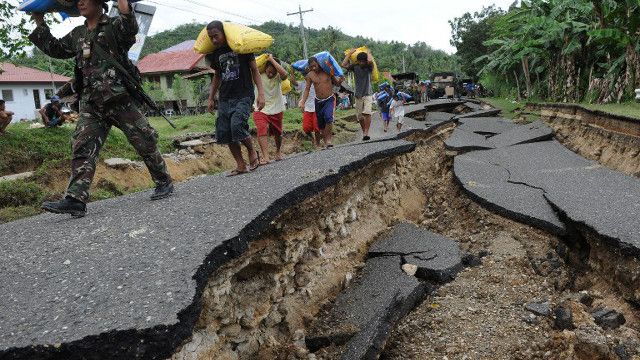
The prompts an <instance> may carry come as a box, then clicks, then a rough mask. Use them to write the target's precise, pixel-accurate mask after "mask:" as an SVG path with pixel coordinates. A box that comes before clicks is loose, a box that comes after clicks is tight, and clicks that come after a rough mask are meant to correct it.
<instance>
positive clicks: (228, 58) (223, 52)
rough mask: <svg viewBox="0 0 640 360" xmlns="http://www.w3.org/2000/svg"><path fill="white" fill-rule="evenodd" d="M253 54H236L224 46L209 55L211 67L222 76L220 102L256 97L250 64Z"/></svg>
mask: <svg viewBox="0 0 640 360" xmlns="http://www.w3.org/2000/svg"><path fill="white" fill-rule="evenodd" d="M254 59H255V57H254V56H253V54H236V53H235V52H233V50H231V48H230V47H228V46H224V47H221V48H219V49H216V50H215V51H214V52H213V53H211V54H209V55H207V60H208V61H209V63H210V64H211V67H212V68H213V69H214V70H215V71H216V72H218V73H219V74H220V79H221V83H220V90H219V94H220V100H224V99H242V98H245V97H251V98H253V97H254V91H253V79H252V78H251V68H250V67H249V63H250V62H251V61H252V60H254Z"/></svg>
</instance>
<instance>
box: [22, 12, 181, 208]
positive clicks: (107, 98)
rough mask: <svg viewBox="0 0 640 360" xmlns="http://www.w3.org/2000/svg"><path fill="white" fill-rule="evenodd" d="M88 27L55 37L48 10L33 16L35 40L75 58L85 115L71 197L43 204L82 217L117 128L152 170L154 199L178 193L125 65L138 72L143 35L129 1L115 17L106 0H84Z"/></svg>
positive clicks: (48, 50) (76, 142)
mask: <svg viewBox="0 0 640 360" xmlns="http://www.w3.org/2000/svg"><path fill="white" fill-rule="evenodd" d="M77 6H78V10H79V11H80V15H82V16H84V17H85V19H86V20H85V23H84V25H80V26H78V27H76V28H75V29H73V30H72V31H71V32H70V33H69V34H67V35H65V36H64V37H62V38H61V39H57V38H55V37H54V36H53V35H51V31H50V30H49V27H48V26H47V24H46V23H45V21H44V15H43V14H36V13H34V14H33V15H32V19H33V20H34V21H35V22H36V24H37V27H36V29H35V30H34V31H33V32H32V33H31V35H29V39H30V40H31V41H32V42H33V44H34V45H35V46H37V47H38V48H39V49H40V50H42V51H43V52H44V53H45V54H47V55H49V56H51V57H53V58H56V59H70V58H75V60H76V67H75V81H76V89H77V91H78V96H79V99H80V119H79V120H78V124H77V127H76V130H75V133H74V134H73V141H72V150H73V156H72V161H71V179H70V180H69V186H68V187H67V192H66V196H65V198H64V199H62V200H60V201H47V202H45V203H43V204H42V208H43V209H44V210H46V211H49V212H53V213H56V214H71V215H72V216H74V217H82V216H84V215H85V214H86V202H87V201H88V200H89V187H90V185H91V182H92V181H93V176H94V174H95V171H96V162H97V160H98V155H99V152H100V148H101V147H102V145H104V142H105V141H106V139H107V135H108V134H109V130H110V129H111V126H116V127H118V128H119V129H120V130H122V131H123V132H124V134H125V135H126V136H127V139H128V140H129V143H130V144H131V145H132V146H133V147H134V148H135V149H136V151H137V152H138V154H139V155H140V157H142V159H143V160H144V163H145V164H146V165H147V168H148V169H149V173H150V174H151V177H152V178H153V181H154V183H155V185H156V188H155V191H154V193H153V195H152V196H151V199H152V200H157V199H162V198H165V197H167V196H170V195H171V194H172V193H173V184H172V180H171V176H170V175H169V173H168V172H167V166H166V164H165V161H164V159H163V158H162V155H161V154H160V152H159V151H158V146H157V141H158V134H157V132H156V130H155V129H154V128H153V127H151V125H149V122H148V121H147V119H146V118H145V117H144V115H143V114H142V112H141V111H140V109H139V104H138V103H137V102H136V100H134V98H133V96H132V95H133V90H131V89H129V88H128V87H127V85H126V82H125V81H124V80H123V76H129V77H131V74H122V69H128V70H127V71H129V72H134V71H136V69H135V66H134V65H133V64H131V62H130V61H129V59H128V58H127V52H128V51H129V49H130V48H131V46H133V44H134V43H135V41H136V39H135V36H136V34H137V33H138V23H137V21H136V18H135V15H134V14H133V11H132V9H131V7H130V5H129V3H128V1H127V0H118V9H119V10H120V15H119V16H117V17H114V18H109V17H108V16H107V15H106V14H105V12H106V10H107V8H108V7H107V4H106V1H105V0H79V1H78V5H77Z"/></svg>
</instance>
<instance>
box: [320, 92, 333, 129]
mask: <svg viewBox="0 0 640 360" xmlns="http://www.w3.org/2000/svg"><path fill="white" fill-rule="evenodd" d="M335 109H336V97H335V96H330V97H328V98H326V99H324V100H319V99H318V98H316V118H317V119H318V120H317V121H318V128H320V130H323V129H324V128H325V127H327V124H333V120H334V119H333V114H334V111H335Z"/></svg>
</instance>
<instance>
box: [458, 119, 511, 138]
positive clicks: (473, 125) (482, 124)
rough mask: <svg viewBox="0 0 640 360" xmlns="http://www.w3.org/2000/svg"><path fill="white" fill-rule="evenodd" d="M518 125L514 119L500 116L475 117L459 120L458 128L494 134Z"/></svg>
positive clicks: (488, 134) (483, 133) (489, 134)
mask: <svg viewBox="0 0 640 360" xmlns="http://www.w3.org/2000/svg"><path fill="white" fill-rule="evenodd" d="M516 127H518V125H517V124H514V123H513V121H511V120H509V119H505V118H498V117H475V118H466V119H462V120H460V121H459V124H458V127H457V128H456V129H460V130H464V131H467V132H472V133H476V134H480V135H486V136H493V135H497V134H502V133H504V132H506V131H509V130H511V129H513V128H516Z"/></svg>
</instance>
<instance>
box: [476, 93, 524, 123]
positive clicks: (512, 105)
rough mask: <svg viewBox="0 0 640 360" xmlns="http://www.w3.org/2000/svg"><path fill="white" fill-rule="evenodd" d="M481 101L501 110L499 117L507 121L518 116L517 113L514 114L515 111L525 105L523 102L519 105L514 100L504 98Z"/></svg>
mask: <svg viewBox="0 0 640 360" xmlns="http://www.w3.org/2000/svg"><path fill="white" fill-rule="evenodd" d="M481 100H482V101H484V102H486V103H487V104H489V105H491V106H493V107H494V108H496V109H500V110H502V115H501V116H503V117H505V118H508V119H513V118H515V117H516V116H518V113H517V112H515V110H516V109H518V108H521V107H523V106H524V105H525V103H523V102H522V103H520V102H517V101H515V100H512V99H505V98H482V99H481Z"/></svg>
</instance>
